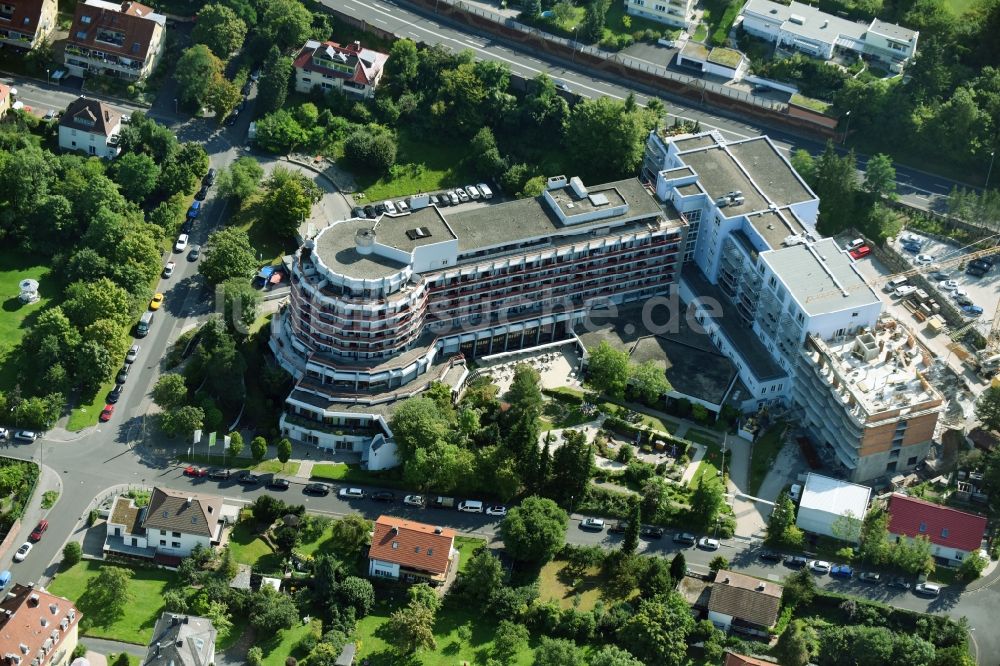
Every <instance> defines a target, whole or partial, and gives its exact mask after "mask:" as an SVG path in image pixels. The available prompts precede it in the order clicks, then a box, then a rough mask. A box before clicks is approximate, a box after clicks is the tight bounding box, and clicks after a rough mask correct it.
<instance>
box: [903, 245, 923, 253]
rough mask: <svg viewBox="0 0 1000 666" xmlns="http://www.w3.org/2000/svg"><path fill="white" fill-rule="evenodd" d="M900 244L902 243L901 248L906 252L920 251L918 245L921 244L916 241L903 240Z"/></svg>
mask: <svg viewBox="0 0 1000 666" xmlns="http://www.w3.org/2000/svg"><path fill="white" fill-rule="evenodd" d="M902 245H903V249H904V250H906V251H907V252H909V253H910V254H917V253H919V252H920V247H921V246H920V244H918V243H906V242H904V243H902Z"/></svg>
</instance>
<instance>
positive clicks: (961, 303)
mask: <svg viewBox="0 0 1000 666" xmlns="http://www.w3.org/2000/svg"><path fill="white" fill-rule="evenodd" d="M955 302H956V303H958V307H960V308H964V307H965V306H967V305H973V302H972V299H971V298H969V297H968V296H956V297H955Z"/></svg>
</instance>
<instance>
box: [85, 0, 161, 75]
mask: <svg viewBox="0 0 1000 666" xmlns="http://www.w3.org/2000/svg"><path fill="white" fill-rule="evenodd" d="M165 22H166V17H165V16H163V15H162V14H157V13H156V12H154V11H153V9H152V7H147V6H146V5H142V4H139V3H138V2H105V1H104V0H85V2H80V3H77V5H76V13H75V14H74V16H73V25H72V27H71V28H70V31H69V39H68V42H69V43H70V44H74V45H77V46H82V47H87V48H96V49H100V50H101V51H102V52H105V53H113V54H115V55H120V56H124V57H126V58H131V59H135V60H143V59H144V58H145V57H146V55H147V54H148V53H149V50H150V46H153V45H154V41H155V39H156V38H157V27H158V26H159V27H160V28H161V29H162V27H163V25H164V23H165Z"/></svg>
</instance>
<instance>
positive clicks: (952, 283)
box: [938, 280, 959, 291]
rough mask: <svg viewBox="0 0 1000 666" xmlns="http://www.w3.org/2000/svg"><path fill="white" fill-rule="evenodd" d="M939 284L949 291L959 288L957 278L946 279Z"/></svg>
mask: <svg viewBox="0 0 1000 666" xmlns="http://www.w3.org/2000/svg"><path fill="white" fill-rule="evenodd" d="M938 286H939V287H941V288H942V289H945V290H947V291H955V290H956V289H958V287H959V284H958V282H957V281H956V280H944V281H943V282H942V283H941V284H939V285H938Z"/></svg>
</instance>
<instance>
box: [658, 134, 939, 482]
mask: <svg viewBox="0 0 1000 666" xmlns="http://www.w3.org/2000/svg"><path fill="white" fill-rule="evenodd" d="M642 171H643V176H644V177H645V178H646V179H648V180H649V181H650V182H655V183H656V192H657V196H658V197H659V198H661V199H663V200H667V201H670V202H671V203H673V205H674V207H675V208H676V209H677V210H678V211H680V213H681V214H682V215H683V216H684V218H685V219H686V220H687V221H688V224H689V231H688V234H687V238H686V241H685V246H684V259H685V262H684V269H683V273H682V279H681V284H680V295H681V299H682V300H684V301H685V302H694V303H696V304H697V307H698V314H697V315H696V316H697V321H698V322H699V323H700V324H701V325H702V326H703V327H704V329H705V330H706V331H707V333H708V335H709V337H710V338H711V340H712V342H713V343H715V345H716V346H717V347H718V348H719V350H720V351H721V352H722V353H723V354H725V355H726V356H728V357H729V358H731V359H732V360H733V362H734V363H735V365H736V367H737V370H738V371H739V373H740V379H741V381H742V382H743V384H744V385H745V386H746V387H747V389H748V390H749V394H750V396H752V399H753V400H755V401H756V407H763V406H766V405H782V406H784V407H786V408H789V409H793V410H794V411H795V415H796V417H797V420H798V422H799V425H800V427H801V428H803V429H804V430H805V431H806V432H807V433H809V435H810V437H811V438H812V439H813V440H814V443H815V444H816V446H817V447H818V449H819V452H820V453H821V455H823V457H824V458H825V459H826V461H827V462H828V463H829V464H830V465H831V466H833V467H834V468H835V469H838V470H839V471H840V472H841V473H842V474H843V475H844V476H845V477H847V478H849V479H850V480H852V481H865V480H868V479H872V478H876V477H878V476H882V475H886V474H895V473H896V472H898V471H902V470H904V469H909V468H912V467H913V466H914V465H916V463H917V462H919V460H920V459H922V458H923V457H924V456H925V455H926V453H927V449H928V447H929V445H930V440H931V437H932V435H933V431H934V426H935V425H936V423H937V417H938V414H939V412H940V411H941V409H942V408H943V401H942V400H941V397H940V394H938V393H937V391H936V390H935V389H934V388H933V387H932V386H931V385H930V383H929V382H928V381H927V377H926V374H927V372H929V364H930V359H929V358H928V357H926V356H925V355H924V354H922V353H914V351H913V350H914V349H916V347H915V343H914V341H913V339H912V336H902V334H901V333H900V331H902V330H903V329H902V327H901V326H899V325H898V324H896V323H895V322H892V323H891V324H890V322H889V321H888V320H885V319H883V317H882V301H881V299H880V298H879V296H878V294H877V293H876V292H875V291H874V290H873V289H872V288H871V286H870V285H868V283H867V282H866V281H865V280H864V278H863V277H862V276H861V274H860V273H859V272H858V270H857V268H856V266H855V264H854V261H853V260H852V259H851V258H850V256H849V255H848V254H847V252H846V251H844V249H843V248H840V247H838V246H837V245H836V243H834V241H833V240H832V239H829V238H823V237H822V236H820V234H819V233H818V232H817V231H816V220H817V217H818V212H819V207H818V204H819V201H818V199H817V197H816V195H815V194H814V193H813V192H812V191H811V190H810V189H809V187H808V186H807V185H806V184H805V182H804V181H803V180H802V179H801V177H800V176H799V175H798V174H797V173H795V170H794V169H793V168H792V167H791V164H790V163H789V162H788V161H787V160H786V159H785V158H784V156H783V155H781V153H779V152H778V150H777V149H776V148H775V146H774V145H773V144H772V143H771V141H770V140H769V139H768V138H767V137H756V138H752V139H746V140H740V141H734V142H727V141H726V140H725V139H724V138H723V137H722V136H721V135H720V134H718V133H713V132H709V133H703V134H698V135H684V136H679V137H670V136H666V135H664V134H662V133H660V132H657V131H653V132H651V133H650V136H649V138H648V140H647V143H646V153H645V156H644V161H643V167H642ZM858 340H861V342H857V341H858ZM872 340H874V344H875V348H876V351H877V352H878V354H876V355H869V354H870V351H869V350H870V349H871V344H872ZM858 345H860V347H859V346H858ZM880 345H881V346H880ZM904 346H905V349H902V347H904ZM890 352H891V353H892V354H891V356H890ZM823 359H826V360H825V361H824V360H823ZM859 359H860V360H859ZM904 360H905V363H904ZM824 363H825V365H824ZM862 363H863V364H864V366H863V367H862ZM845 364H848V365H850V366H852V367H850V368H845V367H844V365H845ZM834 370H836V373H835V374H833V371H834ZM866 374H867V375H868V377H869V378H868V380H867V381H866V380H865V375H866ZM831 376H835V377H837V379H836V380H834V379H831ZM889 386H891V389H892V390H891V391H890V390H888V388H887V387H889ZM851 396H853V398H852V397H851ZM747 407H753V405H752V403H751V404H749V405H748V404H746V403H744V408H747Z"/></svg>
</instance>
